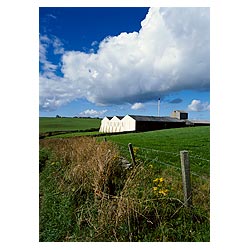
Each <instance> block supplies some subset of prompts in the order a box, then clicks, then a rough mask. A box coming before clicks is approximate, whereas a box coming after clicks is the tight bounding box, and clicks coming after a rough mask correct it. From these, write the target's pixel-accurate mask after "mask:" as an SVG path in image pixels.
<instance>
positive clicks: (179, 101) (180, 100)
mask: <svg viewBox="0 0 250 250" xmlns="http://www.w3.org/2000/svg"><path fill="white" fill-rule="evenodd" d="M182 101H183V100H182V99H181V98H176V99H173V100H171V101H169V103H175V104H176V103H181V102H182Z"/></svg>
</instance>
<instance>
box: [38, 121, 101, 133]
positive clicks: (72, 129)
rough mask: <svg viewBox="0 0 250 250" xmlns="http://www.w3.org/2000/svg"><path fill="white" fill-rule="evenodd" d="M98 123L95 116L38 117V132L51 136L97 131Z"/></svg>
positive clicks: (99, 122)
mask: <svg viewBox="0 0 250 250" xmlns="http://www.w3.org/2000/svg"><path fill="white" fill-rule="evenodd" d="M100 124H101V120H100V119H97V118H70V117H67V118H66V117H63V118H55V117H40V118H39V134H40V136H48V135H49V136H52V135H65V134H71V133H73V134H74V133H79V132H81V133H83V132H87V131H98V130H99V128H100Z"/></svg>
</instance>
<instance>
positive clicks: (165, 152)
mask: <svg viewBox="0 0 250 250" xmlns="http://www.w3.org/2000/svg"><path fill="white" fill-rule="evenodd" d="M115 143H117V144H119V145H121V146H123V147H126V146H125V145H124V144H123V143H120V142H115ZM134 147H137V148H139V149H142V150H146V151H147V150H148V151H155V152H160V153H163V154H172V155H175V156H179V155H180V154H179V153H174V152H170V151H163V150H159V149H153V148H144V147H139V146H134ZM189 157H190V158H196V159H199V160H203V161H207V162H210V160H209V159H205V158H202V157H200V156H197V155H189Z"/></svg>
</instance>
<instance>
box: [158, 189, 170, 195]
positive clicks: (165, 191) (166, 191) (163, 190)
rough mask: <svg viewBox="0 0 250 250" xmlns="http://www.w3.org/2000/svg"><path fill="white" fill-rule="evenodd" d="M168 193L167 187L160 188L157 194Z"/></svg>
mask: <svg viewBox="0 0 250 250" xmlns="http://www.w3.org/2000/svg"><path fill="white" fill-rule="evenodd" d="M167 193H168V190H167V189H162V190H160V191H159V194H162V195H166V194H167Z"/></svg>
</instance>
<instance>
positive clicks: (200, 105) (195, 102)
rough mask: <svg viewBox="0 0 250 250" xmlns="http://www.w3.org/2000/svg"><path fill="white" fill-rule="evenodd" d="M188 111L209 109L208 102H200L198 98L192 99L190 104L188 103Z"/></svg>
mask: <svg viewBox="0 0 250 250" xmlns="http://www.w3.org/2000/svg"><path fill="white" fill-rule="evenodd" d="M188 110H189V111H195V112H201V111H207V110H210V104H209V103H208V102H204V103H203V102H201V101H200V100H193V101H192V102H191V104H189V105H188Z"/></svg>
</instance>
